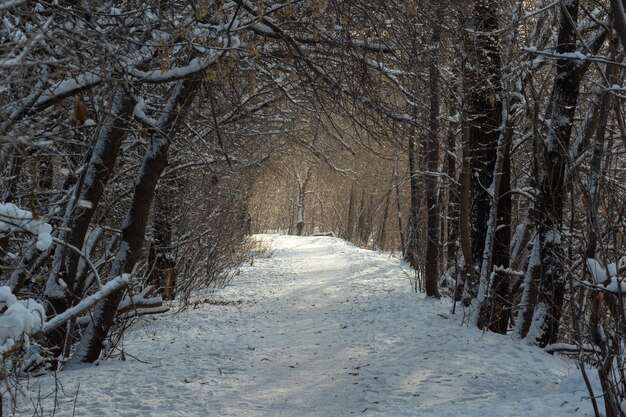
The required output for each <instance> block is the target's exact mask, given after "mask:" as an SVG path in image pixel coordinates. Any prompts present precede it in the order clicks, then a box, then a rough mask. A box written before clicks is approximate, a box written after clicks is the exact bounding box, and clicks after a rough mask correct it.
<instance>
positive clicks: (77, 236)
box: [45, 85, 135, 356]
mask: <svg viewBox="0 0 626 417" xmlns="http://www.w3.org/2000/svg"><path fill="white" fill-rule="evenodd" d="M134 104H135V101H134V100H133V99H132V97H131V95H130V94H129V93H128V91H127V88H126V86H124V85H119V86H118V87H117V88H116V90H115V93H114V95H113V99H112V104H111V114H110V116H108V117H107V118H106V119H105V120H104V122H103V123H102V125H101V126H100V128H99V129H98V133H97V140H96V143H95V145H94V148H93V151H92V155H91V158H90V159H89V163H88V165H87V170H86V173H85V175H84V177H83V178H82V179H81V181H80V182H79V183H78V184H77V185H76V187H77V191H78V195H77V198H78V201H86V202H89V204H74V203H69V205H68V207H67V209H66V214H65V218H66V220H65V222H66V230H67V232H64V234H62V235H61V236H60V238H61V239H62V240H65V241H66V242H67V243H69V244H70V245H73V246H74V247H77V248H82V246H83V242H84V240H85V235H86V234H87V230H88V229H89V225H90V223H91V219H92V218H93V215H94V213H95V212H96V209H97V207H98V204H99V202H100V199H101V198H102V195H103V193H104V187H105V185H106V184H107V182H108V180H109V177H110V176H111V173H112V172H113V168H114V166H115V161H116V159H117V156H118V153H119V148H120V145H121V143H122V139H123V138H124V136H125V135H126V131H127V126H128V123H129V119H130V117H131V114H132V111H133V108H134ZM79 260H80V255H79V254H78V253H76V252H75V251H68V250H67V248H66V247H65V246H63V245H57V247H56V250H55V254H54V259H53V264H52V269H51V272H50V275H49V276H48V280H47V282H46V289H45V295H46V299H47V302H48V305H47V311H46V314H47V315H48V316H49V317H50V316H53V315H57V314H61V313H63V312H64V311H65V310H67V308H69V307H70V306H71V305H73V304H76V303H77V302H78V301H79V300H80V299H81V297H82V290H83V285H81V283H77V282H76V279H75V278H76V270H77V268H78V263H79ZM65 334H66V328H65V326H61V327H59V328H58V329H56V330H55V331H54V332H52V333H50V335H49V337H48V346H49V347H50V348H51V349H52V352H53V355H54V356H58V355H59V354H60V353H61V349H62V348H63V345H64V339H65Z"/></svg>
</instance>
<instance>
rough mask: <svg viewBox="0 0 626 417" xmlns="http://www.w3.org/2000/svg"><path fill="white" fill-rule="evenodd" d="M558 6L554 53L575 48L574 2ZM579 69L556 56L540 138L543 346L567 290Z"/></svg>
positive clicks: (553, 333)
mask: <svg viewBox="0 0 626 417" xmlns="http://www.w3.org/2000/svg"><path fill="white" fill-rule="evenodd" d="M560 6H561V18H560V24H559V36H558V45H557V48H556V53H557V54H566V53H571V52H574V51H575V50H576V26H575V25H576V21H577V17H578V0H571V1H569V2H566V3H563V4H561V5H560ZM577 67H578V63H577V62H576V60H572V59H568V58H561V59H558V60H557V71H556V77H555V80H554V87H553V90H552V99H551V104H552V112H551V117H550V119H551V122H550V128H549V130H548V134H547V138H546V139H545V141H544V149H543V168H544V172H543V178H542V180H541V181H540V192H539V197H538V199H537V205H538V216H539V218H538V222H537V223H538V224H537V226H538V231H539V256H540V262H541V282H540V285H539V302H538V303H537V306H536V307H535V312H534V315H533V326H534V327H535V329H534V331H533V332H532V333H533V335H536V340H535V342H536V343H537V345H539V346H541V347H545V346H546V345H548V344H549V343H553V342H555V341H556V338H557V335H558V332H559V321H560V319H561V308H562V305H563V297H564V293H565V269H564V265H563V259H564V253H563V248H562V246H561V243H562V242H561V227H562V224H563V203H564V199H565V166H566V164H567V157H568V155H567V152H568V150H569V141H570V134H571V131H572V122H573V119H574V114H575V112H576V104H577V100H578V91H579V88H580V72H579V70H578V69H577Z"/></svg>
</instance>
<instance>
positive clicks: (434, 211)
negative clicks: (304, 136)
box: [424, 23, 441, 298]
mask: <svg viewBox="0 0 626 417" xmlns="http://www.w3.org/2000/svg"><path fill="white" fill-rule="evenodd" d="M440 39H441V28H440V26H439V24H437V23H433V32H432V46H431V48H432V52H431V54H430V65H429V70H428V72H429V74H428V78H429V82H430V114H429V131H428V140H427V141H426V149H425V155H424V158H425V163H426V171H427V172H426V175H425V176H424V189H425V193H426V210H427V216H428V217H427V233H426V235H427V236H426V237H427V239H426V261H425V265H424V285H425V287H426V295H428V296H429V297H437V298H438V297H439V289H438V287H437V280H438V278H439V271H438V268H437V267H438V265H439V223H440V215H439V202H438V201H437V188H438V178H439V176H438V175H437V172H438V171H439V69H438V63H437V56H438V49H439V41H440Z"/></svg>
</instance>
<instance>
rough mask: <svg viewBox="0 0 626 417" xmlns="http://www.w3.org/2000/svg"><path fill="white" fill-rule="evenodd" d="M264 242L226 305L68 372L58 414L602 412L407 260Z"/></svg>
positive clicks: (176, 317)
mask: <svg viewBox="0 0 626 417" xmlns="http://www.w3.org/2000/svg"><path fill="white" fill-rule="evenodd" d="M260 238H262V239H264V240H265V241H266V242H267V243H268V244H271V248H272V249H271V251H272V256H271V257H267V258H263V259H257V260H255V262H254V264H253V265H252V266H247V267H246V268H244V269H243V271H242V273H241V274H240V275H238V276H237V277H235V280H234V281H233V282H232V285H230V286H229V287H228V288H226V289H224V290H222V291H220V292H219V293H218V295H217V297H216V298H215V299H216V300H221V301H224V303H213V304H208V303H205V304H202V305H198V306H197V308H195V309H189V310H187V311H184V312H182V313H179V314H166V315H161V316H157V317H151V318H148V319H145V320H143V321H142V322H141V323H140V324H138V325H136V326H134V327H133V328H132V329H131V330H129V331H128V333H127V336H126V341H125V345H124V347H125V350H126V352H127V353H129V354H130V355H132V357H131V356H128V360H127V361H125V362H122V361H107V362H103V363H100V364H99V366H97V367H94V366H89V367H85V368H80V369H73V370H68V371H64V372H61V373H59V375H58V378H59V382H60V384H61V385H62V387H63V391H61V392H59V394H58V395H59V398H58V407H59V409H58V410H57V414H56V415H60V416H61V415H62V416H69V415H76V416H168V417H169V416H325V417H328V416H350V415H365V416H368V415H377V416H378V415H385V416H429V417H440V416H480V417H489V416H498V417H502V416H529V417H530V416H532V417H538V416H541V417H543V416H552V417H560V416H587V415H593V413H592V410H591V405H590V403H589V401H587V400H583V399H581V397H585V396H586V392H585V391H584V385H583V384H582V382H581V378H580V377H579V375H578V371H577V370H576V368H575V367H574V365H573V364H572V363H571V362H569V361H567V360H565V359H562V358H559V357H555V356H551V355H549V354H546V353H544V352H542V351H541V350H539V349H538V348H535V347H531V346H527V345H526V344H524V343H523V342H520V341H515V340H512V339H511V338H510V337H506V336H501V335H495V334H490V333H483V332H480V331H479V330H476V329H473V328H468V327H467V326H464V325H461V324H460V322H461V317H458V316H457V317H454V316H451V315H450V314H449V310H450V302H449V300H442V301H436V300H431V299H425V298H424V297H423V296H422V295H418V294H414V293H411V291H410V284H409V280H408V278H407V275H406V274H405V273H404V272H403V271H402V270H401V266H400V263H399V262H398V261H397V260H395V259H390V258H389V257H387V256H385V255H381V254H377V253H375V252H371V251H367V250H362V249H358V248H355V247H353V246H351V245H349V244H347V243H345V242H343V241H341V240H339V239H335V238H331V237H292V236H268V235H264V236H260ZM133 357H134V358H138V359H139V360H136V359H133ZM38 383H39V386H40V387H39V388H37V387H36V386H33V387H31V390H32V391H33V392H36V391H37V390H39V389H40V390H41V395H42V396H44V395H45V394H47V393H49V392H51V391H52V390H53V379H52V378H51V377H44V378H41V379H39V380H38ZM31 384H32V382H31ZM77 392H78V395H77V397H76V398H77V400H76V401H74V398H75V395H76V393H77ZM52 404H53V400H52V398H48V399H45V400H44V401H43V407H44V410H43V411H44V412H43V413H42V414H40V415H50V412H51V410H52V408H51V407H52ZM21 408H22V410H23V415H33V411H32V408H30V407H28V406H26V405H23V406H22V407H21Z"/></svg>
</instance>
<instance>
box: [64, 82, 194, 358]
mask: <svg viewBox="0 0 626 417" xmlns="http://www.w3.org/2000/svg"><path fill="white" fill-rule="evenodd" d="M199 87H200V81H199V80H198V79H197V78H187V79H184V80H182V81H179V82H178V84H177V86H176V88H175V90H174V92H173V93H172V97H171V99H170V100H169V103H168V106H167V109H166V111H165V114H164V115H163V117H162V118H161V120H160V121H159V122H160V123H159V128H158V129H156V131H155V132H154V133H153V134H152V137H151V139H150V145H149V147H148V149H147V150H146V153H145V155H144V159H143V163H142V166H141V169H140V171H139V174H138V177H137V180H136V181H135V191H134V194H133V199H132V201H131V206H130V208H129V211H128V213H127V215H126V220H125V221H124V226H123V227H122V240H121V243H120V248H119V250H118V252H117V255H116V257H115V260H114V262H113V264H112V266H111V270H110V272H109V278H110V279H112V278H114V277H116V276H119V275H121V274H123V273H131V272H132V271H133V268H134V267H135V264H136V263H137V260H138V259H139V257H140V255H141V249H142V247H143V242H144V239H145V232H146V225H147V223H148V216H149V212H150V206H151V205H152V200H153V197H154V192H155V189H156V186H157V183H158V180H159V178H160V176H161V174H162V173H163V170H164V169H165V166H166V165H167V154H168V149H169V144H170V140H171V137H172V135H173V134H174V133H175V131H176V130H177V128H178V126H179V124H180V122H181V121H182V119H183V117H184V116H183V115H184V112H185V111H186V110H187V109H188V108H189V106H190V105H191V103H192V101H193V98H194V97H195V94H196V92H197V90H198V89H199ZM123 295H124V291H123V290H118V291H116V292H114V293H112V294H110V295H109V296H107V297H106V298H105V299H103V300H102V301H100V302H99V303H98V304H97V305H96V308H95V310H94V312H93V315H92V317H93V318H92V321H91V322H90V323H89V326H88V328H87V330H86V331H85V334H84V335H83V338H82V339H81V341H80V344H79V346H78V348H77V350H76V353H75V355H74V358H72V362H94V361H96V360H97V359H98V357H99V356H100V352H101V351H102V349H103V347H104V342H105V340H106V338H107V336H108V333H109V330H110V328H111V326H112V325H113V320H114V318H115V315H116V312H117V307H118V305H119V303H120V301H121V299H122V297H123Z"/></svg>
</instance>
